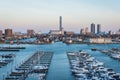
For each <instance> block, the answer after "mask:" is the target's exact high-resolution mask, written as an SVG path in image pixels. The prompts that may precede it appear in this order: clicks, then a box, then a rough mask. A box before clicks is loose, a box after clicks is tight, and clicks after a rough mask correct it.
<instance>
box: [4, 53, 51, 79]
mask: <svg viewBox="0 0 120 80" xmlns="http://www.w3.org/2000/svg"><path fill="white" fill-rule="evenodd" d="M52 55H53V52H39V51H38V52H37V53H35V54H33V55H32V56H31V57H30V58H29V59H28V60H26V61H25V62H24V63H22V64H21V65H20V66H18V67H16V68H15V70H14V71H12V72H11V73H10V74H9V75H8V76H7V77H6V78H5V80H25V79H26V78H27V77H28V75H29V74H32V73H39V74H40V73H42V74H44V75H45V76H46V73H47V70H48V67H49V65H50V62H51V59H52ZM45 76H41V78H42V79H41V80H43V79H45ZM28 78H29V77H28Z"/></svg>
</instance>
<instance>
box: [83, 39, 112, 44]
mask: <svg viewBox="0 0 120 80" xmlns="http://www.w3.org/2000/svg"><path fill="white" fill-rule="evenodd" d="M84 42H86V43H98V44H103V43H112V40H111V38H87V39H85V40H84Z"/></svg>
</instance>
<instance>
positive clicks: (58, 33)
mask: <svg viewBox="0 0 120 80" xmlns="http://www.w3.org/2000/svg"><path fill="white" fill-rule="evenodd" d="M49 34H54V35H60V34H62V35H64V29H63V27H62V16H60V18H59V30H50V32H49Z"/></svg>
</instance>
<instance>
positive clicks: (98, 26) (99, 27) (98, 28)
mask: <svg viewBox="0 0 120 80" xmlns="http://www.w3.org/2000/svg"><path fill="white" fill-rule="evenodd" d="M100 32H101V25H100V24H97V34H99V33H100Z"/></svg>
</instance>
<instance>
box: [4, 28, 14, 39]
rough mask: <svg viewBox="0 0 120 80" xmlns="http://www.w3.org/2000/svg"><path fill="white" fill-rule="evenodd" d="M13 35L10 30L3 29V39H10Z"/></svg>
mask: <svg viewBox="0 0 120 80" xmlns="http://www.w3.org/2000/svg"><path fill="white" fill-rule="evenodd" d="M12 35H13V31H12V29H5V37H6V38H11V37H12Z"/></svg>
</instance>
